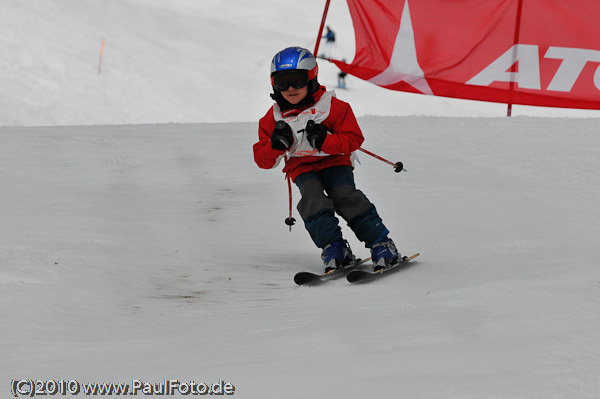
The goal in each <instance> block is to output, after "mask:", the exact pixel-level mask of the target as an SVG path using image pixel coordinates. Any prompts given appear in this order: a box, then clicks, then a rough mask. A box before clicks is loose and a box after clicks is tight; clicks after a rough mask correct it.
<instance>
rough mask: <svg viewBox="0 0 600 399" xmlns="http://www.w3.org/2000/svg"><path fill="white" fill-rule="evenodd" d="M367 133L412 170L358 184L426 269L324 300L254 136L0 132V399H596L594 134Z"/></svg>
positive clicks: (367, 173) (577, 128)
mask: <svg viewBox="0 0 600 399" xmlns="http://www.w3.org/2000/svg"><path fill="white" fill-rule="evenodd" d="M360 123H361V125H362V126H363V128H364V130H365V133H366V134H367V137H368V139H367V141H366V143H365V148H368V149H371V150H372V151H375V152H378V153H380V154H381V155H383V156H387V157H390V158H392V159H394V160H396V159H398V160H402V161H403V162H404V163H405V165H406V168H407V169H408V172H406V173H402V174H395V173H393V171H392V170H391V168H390V167H388V166H387V165H385V164H383V163H381V162H379V161H376V160H374V159H372V158H369V157H365V156H363V157H362V163H363V165H362V166H360V167H358V168H357V170H356V177H357V184H358V185H359V187H360V188H362V189H363V190H364V191H365V193H367V195H368V196H369V197H370V199H371V200H372V201H374V202H375V203H376V204H377V206H378V209H379V211H380V213H381V214H382V215H383V218H384V221H385V223H386V224H387V225H388V227H389V228H390V230H391V231H392V237H393V238H394V239H395V241H396V242H397V244H398V245H399V247H400V248H401V249H402V250H403V251H404V252H405V253H409V252H413V251H420V252H421V253H422V256H421V257H420V258H419V261H418V262H417V263H415V264H414V265H413V266H412V267H411V268H409V269H407V270H405V271H402V272H400V273H399V274H396V275H394V276H391V277H389V278H386V279H385V280H381V281H378V282H375V283H372V284H367V285H361V286H350V285H348V284H347V283H345V281H335V282H333V283H331V284H328V285H327V286H321V287H315V288H307V287H295V285H294V283H293V281H292V277H293V275H294V273H295V272H297V271H299V270H303V269H308V270H315V271H316V270H319V269H320V265H319V263H320V261H319V251H318V250H316V249H315V248H314V247H313V245H312V243H311V242H310V241H309V239H308V235H307V233H306V232H305V231H304V230H303V228H302V226H296V227H294V229H293V230H292V232H291V233H289V232H288V231H287V226H285V224H284V223H283V219H284V218H285V216H286V207H287V192H286V187H285V183H284V180H283V178H282V174H281V173H280V172H279V171H262V170H258V169H257V168H256V167H255V165H254V164H253V160H252V156H251V151H250V147H251V144H252V143H253V141H254V139H255V135H256V132H255V129H256V125H255V123H223V124H163V125H122V126H90V127H81V126H71V127H46V128H8V127H4V128H0V140H1V142H2V146H1V147H0V148H1V149H0V152H1V153H0V160H1V161H0V182H1V184H2V187H4V188H5V189H4V190H2V192H1V193H0V201H1V203H2V207H1V208H0V213H1V214H0V219H1V220H2V229H0V235H1V237H0V284H1V285H2V289H1V290H0V314H1V315H2V319H3V320H5V321H6V322H5V323H4V325H3V328H2V329H1V330H0V348H1V349H0V352H1V353H2V360H1V363H0V381H1V383H2V384H3V385H4V388H3V389H4V390H5V392H7V391H8V388H9V381H10V380H11V379H13V378H33V379H37V378H39V379H52V378H53V379H77V380H79V381H80V382H103V381H112V382H128V381H129V382H130V381H131V380H134V379H140V380H142V381H146V382H159V381H162V380H163V379H164V378H168V379H169V378H172V379H179V380H181V381H188V380H194V381H205V382H213V381H218V380H219V379H220V378H221V379H223V380H225V381H227V382H230V383H232V384H233V385H234V386H235V387H236V391H235V396H237V397H242V398H281V397H286V398H306V397H315V398H318V397H334V398H362V397H367V396H368V397H377V398H385V397H398V396H403V397H411V398H474V397H477V398H480V397H486V398H537V397H539V398H545V399H548V398H561V399H562V398H567V397H568V398H595V397H597V395H598V393H599V392H600V383H599V380H598V378H597V376H598V371H600V364H599V360H598V359H600V353H599V352H600V342H599V340H600V339H599V338H598V329H599V328H600V319H599V318H598V308H599V306H600V275H599V272H598V267H597V265H598V263H597V262H598V255H599V252H600V250H599V249H598V244H597V243H598V235H599V229H600V228H599V227H598V226H599V225H600V224H599V223H598V221H599V213H600V207H599V206H598V200H597V199H598V194H599V193H598V190H599V189H598V188H599V187H600V181H599V180H600V178H599V177H598V174H597V170H598V168H599V167H600V162H599V160H598V157H597V154H598V150H599V148H598V147H599V138H598V136H597V126H596V124H595V123H594V120H593V119H587V120H586V119H543V118H533V117H516V118H510V119H508V118H475V119H473V118H471V119H469V118H433V117H388V118H383V117H364V118H361V119H360ZM294 192H295V195H296V199H297V196H298V192H297V190H296V189H295V190H294ZM296 217H298V216H297V215H296ZM344 228H345V227H344ZM345 232H346V235H347V237H348V238H349V240H350V243H351V245H352V247H353V248H354V251H355V252H356V253H357V254H358V255H359V256H360V255H362V256H366V255H367V251H366V250H365V249H364V248H361V245H360V244H359V243H358V242H357V241H356V240H355V239H354V238H353V236H352V235H351V234H350V233H349V232H348V230H347V229H346V228H345Z"/></svg>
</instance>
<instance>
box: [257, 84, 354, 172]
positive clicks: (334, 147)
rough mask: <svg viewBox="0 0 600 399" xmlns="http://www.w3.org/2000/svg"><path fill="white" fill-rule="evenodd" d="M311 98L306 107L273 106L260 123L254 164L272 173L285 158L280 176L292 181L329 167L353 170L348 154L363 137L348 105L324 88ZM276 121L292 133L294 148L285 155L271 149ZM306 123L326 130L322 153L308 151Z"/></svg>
mask: <svg viewBox="0 0 600 399" xmlns="http://www.w3.org/2000/svg"><path fill="white" fill-rule="evenodd" d="M324 95H325V96H324ZM313 98H314V100H315V101H314V103H313V104H311V105H309V106H305V107H303V108H300V109H291V110H287V111H283V112H281V111H280V110H279V106H278V105H277V104H274V105H273V106H272V107H271V108H270V109H269V111H267V113H266V114H265V116H263V117H262V118H261V119H260V121H259V124H258V142H257V143H256V144H254V147H253V150H254V161H255V162H256V164H257V165H258V166H259V167H260V168H263V169H272V168H274V167H276V166H277V165H278V164H279V162H280V160H281V158H283V157H285V158H286V162H285V167H284V168H283V172H284V173H285V174H286V175H287V176H289V177H290V178H291V179H292V180H295V179H296V177H298V176H299V175H300V174H302V173H305V172H311V171H318V170H321V169H324V168H328V167H330V166H338V165H346V166H353V165H352V164H353V162H352V161H353V159H351V154H352V152H353V151H356V150H357V149H358V148H359V147H360V146H361V144H362V143H363V141H364V137H363V134H362V131H361V130H360V127H359V126H358V122H357V121H356V117H355V116H354V113H353V112H352V108H351V107H350V104H348V103H346V102H344V101H342V100H339V99H337V98H336V97H334V96H333V93H332V92H326V89H325V86H321V87H320V88H319V90H318V91H317V92H316V93H315V94H313ZM321 100H323V101H321ZM276 118H278V119H277V120H279V119H283V120H285V121H286V122H288V124H290V126H291V127H292V131H293V132H294V144H293V145H292V148H291V149H290V150H288V151H279V150H274V149H273V148H272V147H271V135H272V134H273V130H275V123H276V122H277V120H276ZM323 118H324V119H323ZM309 119H312V120H314V121H315V122H316V123H321V124H322V125H323V126H325V127H326V128H327V130H328V134H327V136H326V138H325V141H324V142H323V145H322V146H321V153H318V151H317V150H315V149H312V147H311V148H310V149H311V151H307V141H306V139H305V138H304V136H303V135H304V128H305V127H306V122H307V121H308V120H309Z"/></svg>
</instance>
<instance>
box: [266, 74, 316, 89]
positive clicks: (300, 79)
mask: <svg viewBox="0 0 600 399" xmlns="http://www.w3.org/2000/svg"><path fill="white" fill-rule="evenodd" d="M308 80H309V79H308V72H307V71H304V70H299V69H295V70H293V71H282V72H279V73H277V74H276V75H275V76H273V87H275V90H277V91H286V90H287V89H289V87H290V86H292V87H293V88H294V89H301V88H303V87H304V86H306V85H308Z"/></svg>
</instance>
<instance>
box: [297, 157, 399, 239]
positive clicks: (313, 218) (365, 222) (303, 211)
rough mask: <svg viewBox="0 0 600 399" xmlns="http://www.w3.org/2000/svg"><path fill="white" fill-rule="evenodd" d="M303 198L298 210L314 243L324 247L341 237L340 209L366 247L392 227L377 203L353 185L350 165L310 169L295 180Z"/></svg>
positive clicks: (383, 235) (342, 215)
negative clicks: (379, 211) (387, 225)
mask: <svg viewBox="0 0 600 399" xmlns="http://www.w3.org/2000/svg"><path fill="white" fill-rule="evenodd" d="M295 183H296V185H297V186H298V188H299V189H300V194H301V195H302V199H301V200H300V202H299V203H298V212H300V216H302V220H304V226H305V227H306V230H308V233H309V234H310V237H311V238H312V240H313V241H314V243H315V245H316V246H317V247H319V248H324V247H325V246H327V245H328V244H330V243H332V242H333V241H336V240H341V239H342V230H341V228H340V226H339V220H338V218H337V217H336V216H335V214H336V213H337V214H338V215H339V216H341V217H342V218H343V219H344V220H345V221H346V222H347V223H348V226H349V227H350V229H352V231H353V232H354V234H355V235H356V238H358V239H359V240H360V241H362V242H363V243H365V246H366V247H367V248H370V247H371V246H372V245H373V244H375V243H377V242H379V241H381V240H383V239H384V238H386V237H387V235H388V233H389V231H388V229H387V228H386V227H385V226H384V225H383V222H382V220H381V218H380V217H379V215H378V214H377V210H376V209H375V205H373V204H372V203H371V202H370V201H369V200H368V199H367V197H366V196H365V195H364V194H363V193H362V191H360V190H357V189H356V187H355V185H354V173H353V171H352V167H350V166H332V167H329V168H326V169H323V170H320V171H317V172H307V173H302V174H301V175H299V176H298V177H297V178H296V180H295Z"/></svg>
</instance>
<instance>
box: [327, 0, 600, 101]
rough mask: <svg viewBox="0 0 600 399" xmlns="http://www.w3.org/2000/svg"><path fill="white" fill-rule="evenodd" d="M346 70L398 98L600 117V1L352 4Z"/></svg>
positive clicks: (363, 0)
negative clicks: (352, 49) (579, 111)
mask: <svg viewBox="0 0 600 399" xmlns="http://www.w3.org/2000/svg"><path fill="white" fill-rule="evenodd" d="M348 5H349V8H350V14H351V16H352V21H353V24H354V30H355V36H356V55H355V58H354V60H353V61H352V63H350V64H346V63H343V62H341V61H333V62H335V63H336V65H337V66H338V67H339V68H340V69H342V70H343V71H346V72H348V73H349V74H351V75H354V76H357V77H359V78H361V79H364V80H367V81H370V82H372V83H374V84H376V85H379V86H382V87H386V88H388V89H392V90H400V91H407V92H414V93H422V94H429V95H435V96H444V97H454V98H465V99H471V100H482V101H492V102H499V103H507V104H524V105H539V106H551V107H565V108H587V109H600V67H599V66H600V0H486V1H481V0H348Z"/></svg>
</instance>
